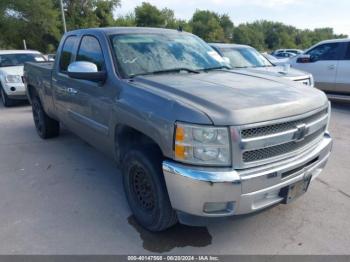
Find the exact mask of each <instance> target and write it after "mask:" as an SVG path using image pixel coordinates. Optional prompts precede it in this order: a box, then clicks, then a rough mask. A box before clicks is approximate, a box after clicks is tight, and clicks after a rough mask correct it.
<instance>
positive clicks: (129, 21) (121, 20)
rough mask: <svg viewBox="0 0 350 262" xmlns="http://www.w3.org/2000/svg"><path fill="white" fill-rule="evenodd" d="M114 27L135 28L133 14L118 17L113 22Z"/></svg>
mask: <svg viewBox="0 0 350 262" xmlns="http://www.w3.org/2000/svg"><path fill="white" fill-rule="evenodd" d="M115 25H116V26H136V18H135V14H134V13H128V14H126V15H124V16H119V17H118V18H117V19H116V20H115Z"/></svg>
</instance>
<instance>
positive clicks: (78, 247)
mask: <svg viewBox="0 0 350 262" xmlns="http://www.w3.org/2000/svg"><path fill="white" fill-rule="evenodd" d="M330 130H331V133H332V136H333V138H334V149H333V153H332V156H331V158H330V160H329V163H328V165H327V167H326V169H325V170H324V172H323V173H322V174H321V176H320V177H319V178H317V179H316V180H315V181H314V182H313V183H312V184H311V186H310V188H309V191H308V192H307V193H306V194H305V195H304V196H303V197H301V198H299V199H298V200H297V201H295V202H294V203H292V204H290V205H278V206H275V207H273V208H270V209H268V210H265V211H263V212H259V213H257V214H253V215H246V216H240V217H234V218H231V219H229V220H227V221H224V222H220V223H216V224H212V225H210V226H208V227H207V228H201V227H199V228H197V227H187V226H181V225H177V226H176V227H174V228H172V229H171V230H169V231H166V232H164V233H158V234H156V233H149V232H147V231H145V230H143V229H142V228H141V227H140V226H138V225H137V223H136V222H135V220H134V219H133V217H132V216H131V212H130V209H129V207H128V204H127V202H126V198H125V196H124V192H123V188H122V183H121V176H120V172H119V170H118V168H117V167H116V166H115V164H114V163H113V161H112V160H110V159H108V158H107V157H106V156H104V155H103V154H102V153H100V152H99V151H97V150H96V149H94V148H93V147H91V146H89V145H88V144H87V143H85V142H83V141H82V140H80V139H79V138H78V137H77V136H75V135H74V134H72V133H70V132H69V131H67V130H65V129H63V131H62V134H61V136H60V137H58V138H55V139H51V140H46V141H43V140H41V139H40V138H39V137H38V136H37V134H36V132H35V129H34V124H33V120H32V115H31V108H30V106H28V105H26V104H24V105H18V106H15V107H12V108H4V107H3V106H2V104H1V105H0V254H152V253H153V254H160V253H161V254H213V255H214V254H350V248H349V247H350V219H349V217H350V104H336V103H334V104H333V110H332V121H331V127H330Z"/></svg>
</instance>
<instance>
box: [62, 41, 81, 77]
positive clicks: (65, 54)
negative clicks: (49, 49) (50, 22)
mask: <svg viewBox="0 0 350 262" xmlns="http://www.w3.org/2000/svg"><path fill="white" fill-rule="evenodd" d="M76 41H77V37H76V36H69V37H67V39H66V41H64V44H63V48H62V52H61V58H60V71H61V72H66V71H67V68H68V66H69V64H70V62H71V60H72V55H73V48H74V45H75V43H76Z"/></svg>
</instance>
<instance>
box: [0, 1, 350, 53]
mask: <svg viewBox="0 0 350 262" xmlns="http://www.w3.org/2000/svg"><path fill="white" fill-rule="evenodd" d="M63 3H64V9H65V16H66V22H67V29H68V30H74V29H78V28H89V27H106V26H147V27H163V28H173V29H178V28H180V27H181V28H183V30H185V31H188V32H192V33H194V34H196V35H198V36H199V37H201V38H203V39H204V40H206V41H208V42H228V43H238V44H247V45H251V46H253V47H255V48H257V49H259V50H273V49H277V48H301V49H304V48H307V47H309V46H311V45H313V44H315V43H317V42H319V41H321V40H325V39H331V38H345V37H347V36H345V35H336V34H334V32H333V29H332V28H319V29H315V30H300V29H297V28H295V27H293V26H288V25H284V24H282V23H279V22H271V21H264V20H262V21H255V22H252V23H243V24H240V25H238V26H234V24H233V22H232V21H231V19H230V17H229V16H228V15H227V14H218V13H215V12H211V11H209V10H196V12H195V13H194V14H193V16H192V18H191V19H190V20H189V21H186V20H181V19H178V18H176V16H175V13H174V11H173V10H171V9H169V8H163V9H158V8H157V7H156V6H154V5H151V4H150V3H147V2H143V3H142V4H141V5H139V6H137V7H136V8H135V10H134V12H131V13H129V14H126V15H123V16H117V17H114V16H113V13H114V11H115V10H116V8H118V7H119V6H120V3H121V0H63ZM0 30H1V35H0V48H18V49H19V48H23V43H22V41H23V39H25V40H26V42H27V46H28V48H31V49H37V50H40V51H42V52H54V50H55V49H56V48H57V45H58V43H59V39H60V38H61V36H62V33H63V26H62V18H61V13H60V5H59V1H58V0H30V1H28V0H0Z"/></svg>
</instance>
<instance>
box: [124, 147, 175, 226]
mask: <svg viewBox="0 0 350 262" xmlns="http://www.w3.org/2000/svg"><path fill="white" fill-rule="evenodd" d="M161 162H162V158H161V154H160V153H159V152H158V150H154V149H147V148H143V149H134V150H130V151H129V152H128V153H127V154H126V156H125V158H124V160H123V184H124V190H125V193H126V196H127V199H128V202H129V205H130V208H131V210H132V212H133V213H134V216H135V218H136V220H137V221H138V222H139V223H140V224H141V225H142V226H143V227H145V228H146V229H148V230H150V231H162V230H165V229H167V228H169V227H171V226H173V225H174V224H176V223H177V216H176V212H175V211H174V210H173V208H172V206H171V204H170V200H169V196H168V192H167V190H166V185H165V181H164V175H163V172H162V168H161Z"/></svg>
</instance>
